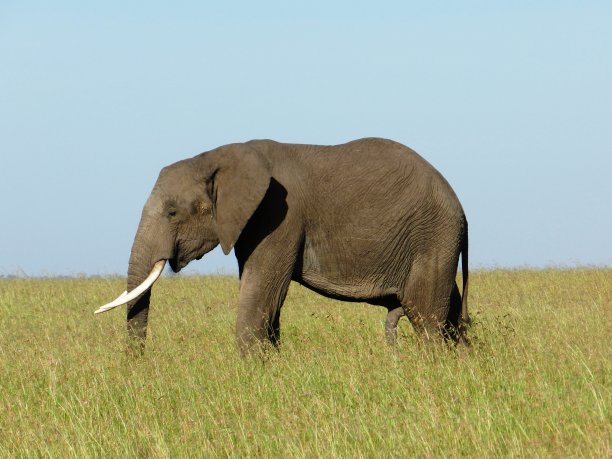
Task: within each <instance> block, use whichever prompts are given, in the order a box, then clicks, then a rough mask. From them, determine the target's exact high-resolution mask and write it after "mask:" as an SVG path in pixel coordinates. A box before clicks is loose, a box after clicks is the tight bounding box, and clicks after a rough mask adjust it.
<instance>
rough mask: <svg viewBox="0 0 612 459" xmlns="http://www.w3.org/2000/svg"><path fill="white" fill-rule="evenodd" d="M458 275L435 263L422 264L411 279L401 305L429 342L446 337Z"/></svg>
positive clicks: (413, 272) (417, 267)
mask: <svg viewBox="0 0 612 459" xmlns="http://www.w3.org/2000/svg"><path fill="white" fill-rule="evenodd" d="M454 275H455V273H454V272H453V273H449V272H445V270H443V269H440V268H439V267H438V266H436V264H435V263H434V262H422V263H421V264H420V265H418V266H413V269H412V270H411V272H410V275H409V276H408V279H407V282H406V285H405V286H404V290H403V295H402V298H401V303H402V306H403V308H404V312H405V313H406V316H407V317H408V319H409V320H410V322H411V323H412V325H413V327H414V329H415V330H416V332H417V333H418V334H419V335H421V336H422V337H424V338H426V339H435V337H443V336H446V334H445V329H446V323H447V319H448V318H449V310H450V303H451V296H452V290H453V289H452V286H453V285H454ZM457 293H458V292H457Z"/></svg>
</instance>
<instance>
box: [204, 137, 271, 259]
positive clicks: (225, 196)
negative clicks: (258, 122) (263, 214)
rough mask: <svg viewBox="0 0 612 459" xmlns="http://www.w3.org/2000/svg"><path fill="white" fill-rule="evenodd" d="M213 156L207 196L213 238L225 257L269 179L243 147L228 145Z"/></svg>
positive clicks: (257, 158) (261, 162)
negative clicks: (214, 162) (214, 165)
mask: <svg viewBox="0 0 612 459" xmlns="http://www.w3.org/2000/svg"><path fill="white" fill-rule="evenodd" d="M217 154H218V155H219V160H218V167H217V169H216V170H215V173H214V175H213V180H212V181H213V183H212V190H211V191H210V192H211V194H212V196H211V199H212V202H213V214H214V218H215V220H216V225H217V235H218V237H219V242H220V243H221V248H222V249H223V253H224V254H225V255H227V254H228V253H229V252H230V251H231V250H232V248H233V247H234V244H236V241H237V240H238V238H239V237H240V233H242V230H243V229H244V227H245V226H246V224H247V222H248V221H249V219H250V218H251V216H252V215H253V214H254V213H255V211H256V210H257V207H258V206H259V204H260V203H261V201H262V200H263V198H264V196H265V194H266V192H267V191H268V187H269V186H270V179H271V176H270V172H269V169H268V167H267V165H266V163H265V162H264V160H263V158H262V157H261V156H260V154H259V153H258V152H257V151H256V150H254V149H253V148H251V147H249V146H247V145H232V146H230V147H228V149H227V150H225V151H219V152H217Z"/></svg>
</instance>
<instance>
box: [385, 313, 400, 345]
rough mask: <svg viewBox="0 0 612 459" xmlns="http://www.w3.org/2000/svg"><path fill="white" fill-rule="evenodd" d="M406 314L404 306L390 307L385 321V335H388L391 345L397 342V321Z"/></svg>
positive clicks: (388, 341)
mask: <svg viewBox="0 0 612 459" xmlns="http://www.w3.org/2000/svg"><path fill="white" fill-rule="evenodd" d="M403 315H404V309H403V308H402V306H401V305H400V306H397V307H395V308H393V309H391V308H390V309H389V312H388V313H387V320H386V321H385V336H386V337H387V343H388V344H389V345H390V346H395V344H397V323H398V322H399V320H400V319H401V317H402V316H403Z"/></svg>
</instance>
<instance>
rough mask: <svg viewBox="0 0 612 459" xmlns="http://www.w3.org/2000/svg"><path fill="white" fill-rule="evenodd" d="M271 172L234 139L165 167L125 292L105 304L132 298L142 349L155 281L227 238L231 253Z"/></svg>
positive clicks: (134, 330)
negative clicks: (169, 269)
mask: <svg viewBox="0 0 612 459" xmlns="http://www.w3.org/2000/svg"><path fill="white" fill-rule="evenodd" d="M270 179H271V176H270V172H269V168H268V167H267V164H266V163H265V161H264V160H263V158H262V157H261V156H260V155H259V154H258V152H257V151H256V150H254V149H253V148H251V147H249V146H248V145H247V144H235V145H228V146H226V147H221V148H219V149H216V150H213V151H210V152H207V153H202V154H201V155H198V156H196V157H194V158H191V159H187V160H184V161H179V162H177V163H175V164H172V165H170V166H168V167H165V168H164V169H162V171H161V172H160V174H159V177H158V179H157V182H156V183H155V186H154V187H153V190H152V191H151V195H150V196H149V198H148V200H147V202H146V204H145V206H144V208H143V211H142V215H141V218H140V224H139V225H138V230H137V232H136V236H135V238H134V243H133V245H132V250H131V254H130V259H129V267H128V277H127V290H126V292H124V293H123V294H122V295H120V296H119V297H118V298H117V299H116V300H114V301H113V302H111V303H108V304H107V305H104V306H102V307H100V308H99V309H98V310H97V311H96V313H100V312H105V311H108V310H109V309H112V308H114V307H116V306H119V305H121V304H125V303H127V327H128V334H129V336H130V337H131V343H132V344H133V345H134V346H135V348H136V350H139V351H140V352H142V350H144V339H145V337H146V327H147V318H148V311H149V300H150V295H151V286H152V285H153V283H154V282H155V281H156V280H157V278H158V277H159V276H160V274H161V272H162V271H163V269H164V266H165V264H166V262H169V264H170V267H171V268H172V270H173V271H174V272H178V271H180V270H181V269H182V268H183V267H185V266H186V265H187V264H188V263H189V262H190V261H192V260H199V259H200V258H202V256H204V254H206V253H207V252H209V251H211V250H212V249H214V248H215V247H216V246H217V245H218V244H221V247H222V249H223V252H224V253H225V254H226V255H227V254H228V253H229V252H230V251H231V249H232V247H233V246H234V245H235V244H236V242H237V240H238V238H239V237H240V234H241V232H242V231H243V229H244V227H245V226H246V224H247V222H248V220H249V219H250V217H251V216H252V215H253V213H254V212H255V211H256V209H257V207H258V206H259V204H260V202H261V201H262V199H263V197H264V196H265V194H266V191H267V190H268V187H269V184H270Z"/></svg>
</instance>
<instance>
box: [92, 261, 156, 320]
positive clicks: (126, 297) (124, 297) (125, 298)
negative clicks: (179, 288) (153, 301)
mask: <svg viewBox="0 0 612 459" xmlns="http://www.w3.org/2000/svg"><path fill="white" fill-rule="evenodd" d="M164 266H166V260H159V261H158V262H157V263H155V265H154V266H153V269H152V270H151V273H150V274H149V276H148V277H147V278H146V279H145V280H144V282H143V283H142V284H140V285H139V286H138V287H136V288H135V289H134V290H132V291H131V292H129V293H128V292H127V291H125V292H123V293H122V294H121V295H119V296H118V297H117V298H116V299H114V300H113V301H111V302H110V303H107V304H105V305H104V306H100V307H99V308H98V309H96V311H95V312H94V314H100V313H101V312H106V311H108V310H110V309H113V308H116V307H117V306H120V305H122V304H125V303H128V302H130V301H132V300H133V299H135V298H137V297H139V296H140V295H141V294H143V293H144V292H146V291H147V290H148V289H149V288H151V286H152V285H153V284H154V283H155V281H156V280H157V279H158V278H159V276H160V275H161V273H162V271H163V270H164Z"/></svg>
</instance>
